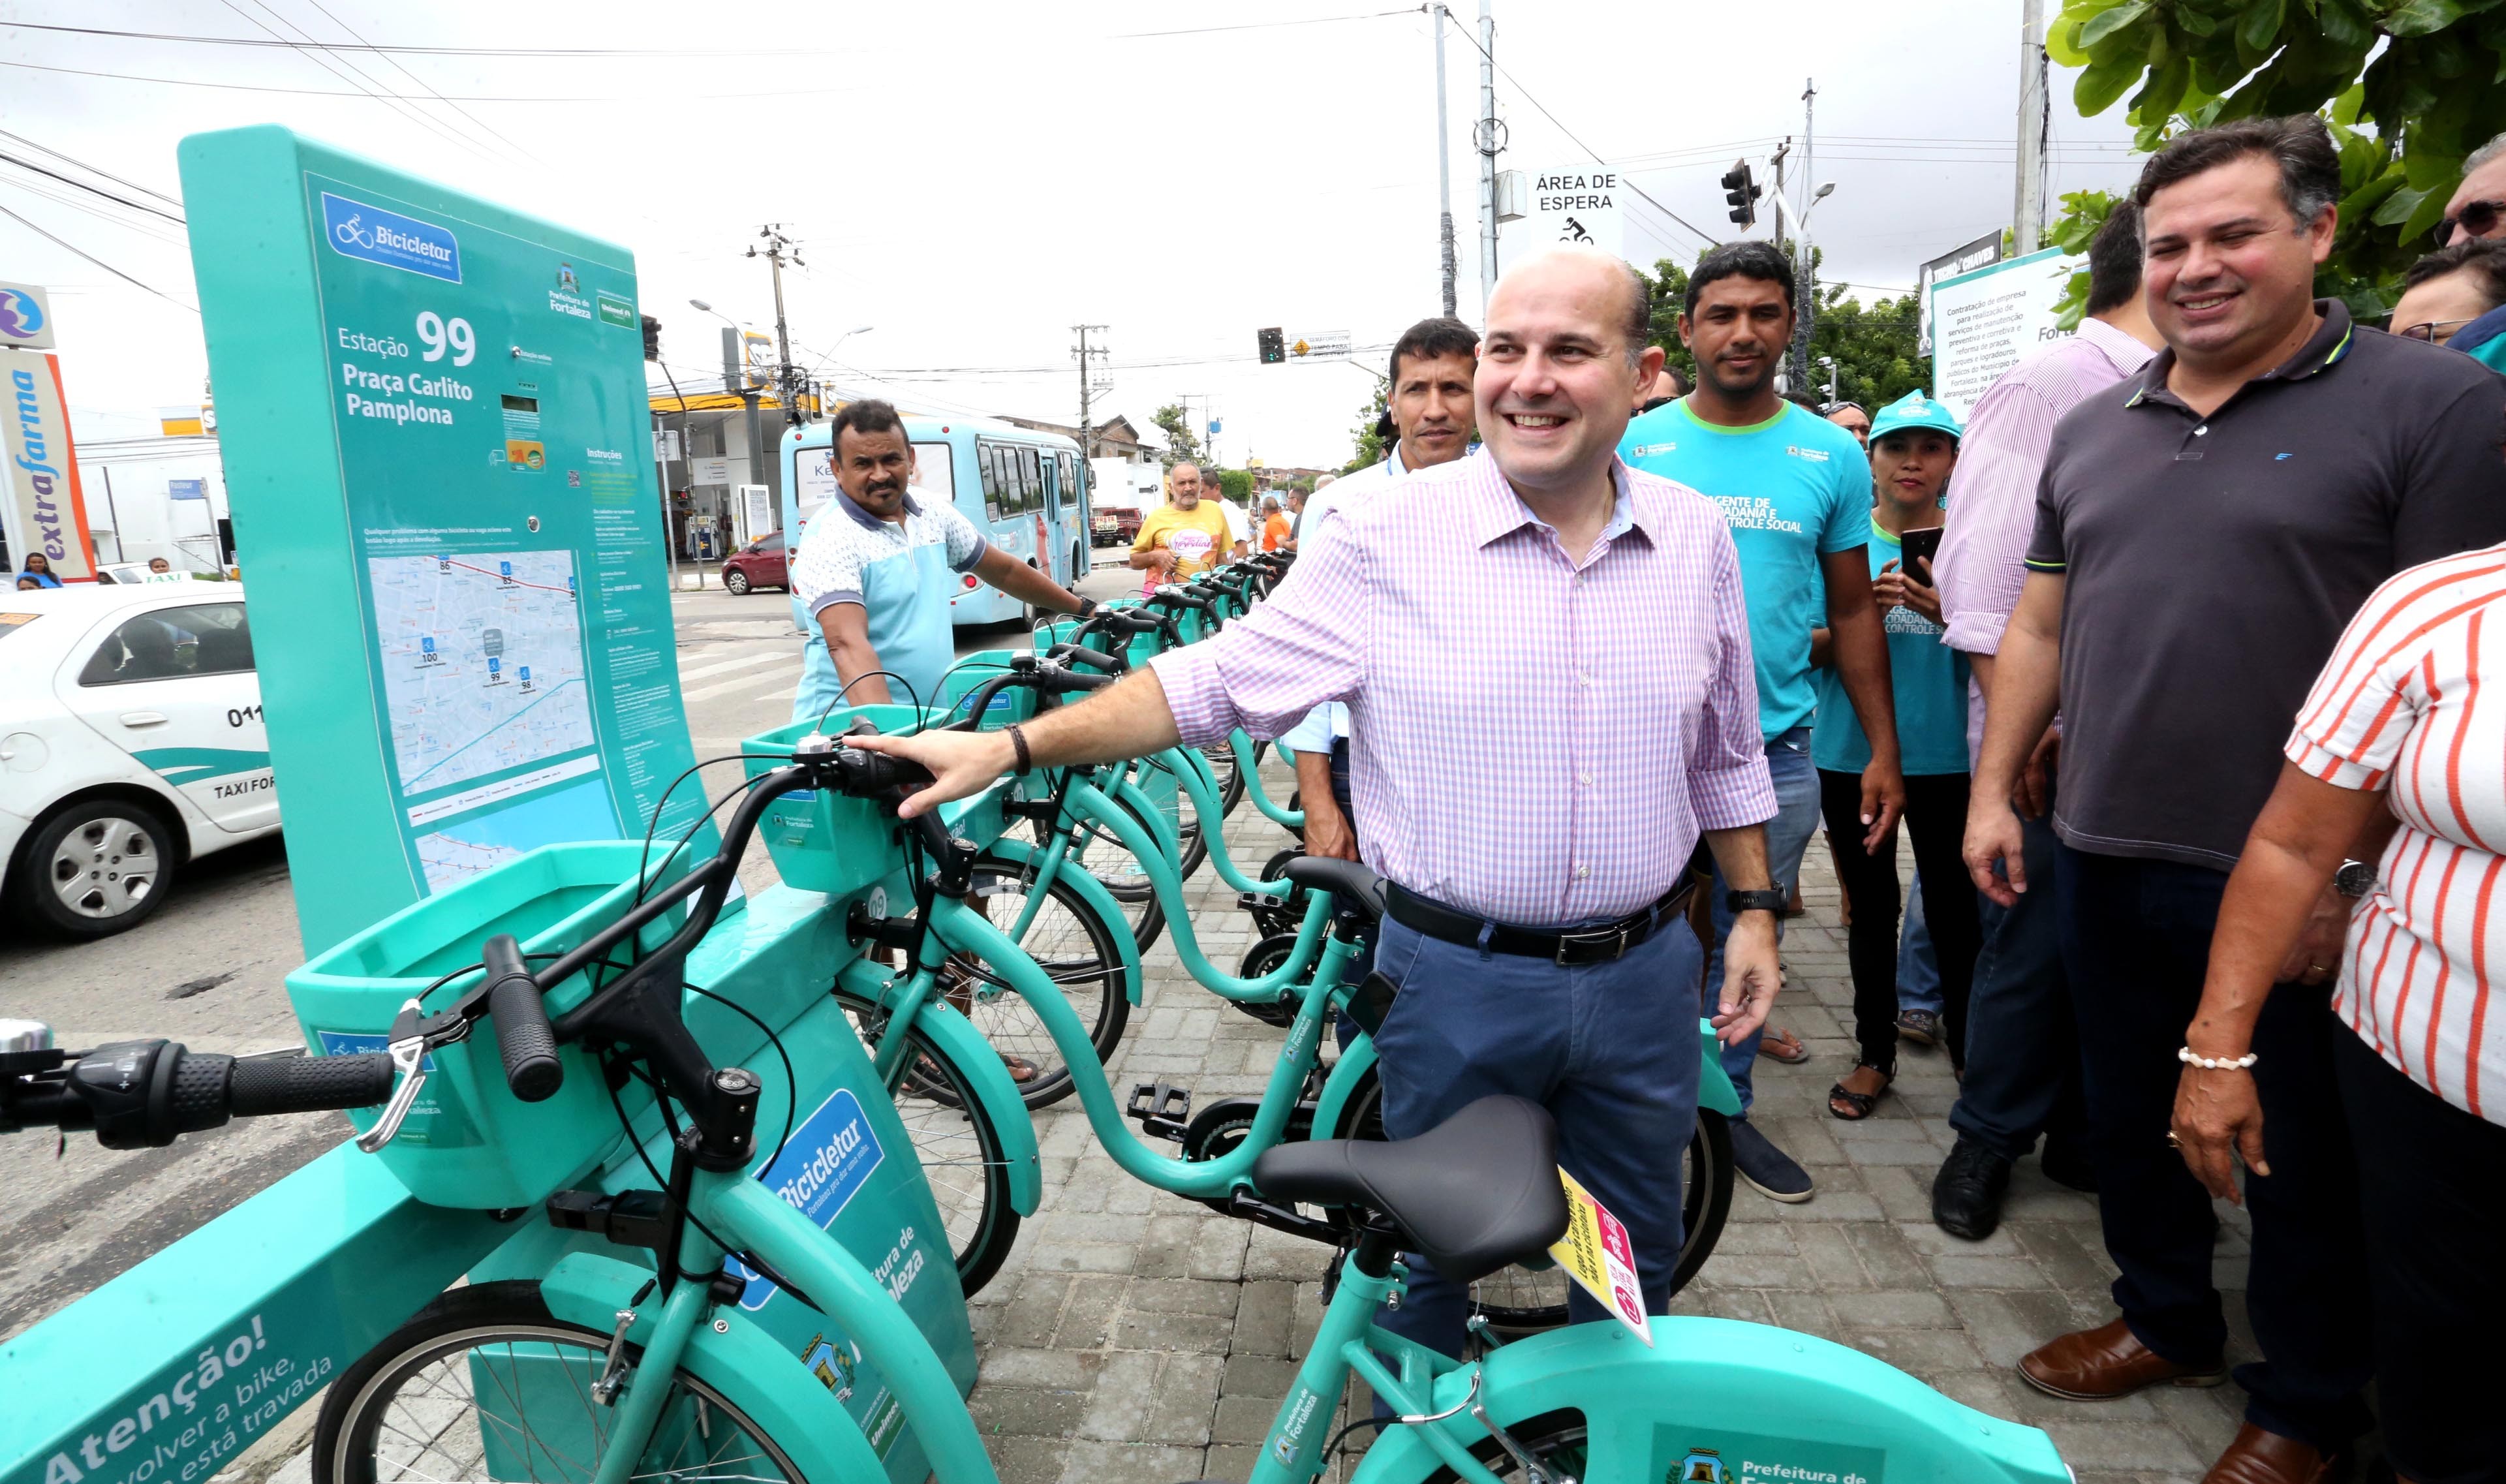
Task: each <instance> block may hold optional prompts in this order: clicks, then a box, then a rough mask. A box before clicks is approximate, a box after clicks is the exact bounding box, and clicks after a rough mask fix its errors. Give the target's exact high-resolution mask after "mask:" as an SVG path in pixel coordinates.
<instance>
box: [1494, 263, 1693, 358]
mask: <svg viewBox="0 0 2506 1484" xmlns="http://www.w3.org/2000/svg"><path fill="white" fill-rule="evenodd" d="M1508 284H1519V285H1521V286H1523V287H1526V288H1530V287H1546V286H1549V285H1553V284H1554V285H1564V286H1568V287H1569V288H1570V290H1571V291H1575V292H1581V293H1586V294H1597V295H1599V296H1601V298H1600V300H1599V301H1598V304H1597V305H1596V308H1599V310H1600V313H1601V316H1602V317H1603V318H1604V319H1606V320H1608V321H1609V322H1610V323H1611V324H1612V325H1613V326H1615V327H1616V328H1617V329H1618V331H1619V333H1620V336H1621V337H1622V339H1623V340H1624V342H1625V348H1626V354H1627V357H1628V362H1629V365H1633V364H1634V363H1635V360H1636V357H1637V356H1639V355H1640V354H1642V353H1643V351H1644V347H1645V339H1646V337H1647V336H1648V335H1650V334H1651V333H1652V330H1653V285H1652V284H1650V283H1649V282H1647V281H1646V279H1645V275H1644V274H1642V273H1640V272H1637V271H1635V270H1634V269H1633V268H1632V267H1630V266H1629V264H1628V261H1627V260H1626V259H1625V258H1622V257H1620V256H1619V255H1618V254H1616V253H1610V252H1603V251H1602V250H1601V249H1599V248H1597V247H1593V246H1588V245H1585V244H1582V243H1566V242H1561V243H1559V244H1558V245H1557V246H1555V247H1544V248H1542V249H1540V250H1539V251H1538V252H1535V253H1532V254H1531V255H1530V256H1528V257H1525V258H1523V259H1522V260H1521V261H1520V262H1518V263H1516V264H1515V265H1514V267H1512V268H1510V269H1508V270H1506V271H1505V275H1504V276H1503V277H1501V278H1499V279H1497V281H1496V292H1497V294H1498V295H1502V294H1503V293H1505V291H1506V286H1507V285H1508ZM1488 309H1489V320H1490V322H1491V323H1493V322H1494V320H1495V309H1496V299H1495V297H1493V296H1491V297H1490V299H1489V301H1488Z"/></svg>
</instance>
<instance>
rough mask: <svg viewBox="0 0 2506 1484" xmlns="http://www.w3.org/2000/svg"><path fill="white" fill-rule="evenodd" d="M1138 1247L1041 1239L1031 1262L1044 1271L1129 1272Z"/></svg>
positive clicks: (1029, 1261) (1030, 1255)
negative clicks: (1045, 1240)
mask: <svg viewBox="0 0 2506 1484" xmlns="http://www.w3.org/2000/svg"><path fill="white" fill-rule="evenodd" d="M1136 1256H1138V1249H1136V1248H1132V1247H1129V1246H1122V1247H1117V1246H1115V1245H1113V1244H1111V1243H1102V1242H1039V1243H1037V1244H1036V1246H1035V1248H1034V1249H1033V1250H1032V1251H1030V1252H1029V1253H1028V1254H1027V1262H1028V1265H1029V1266H1030V1267H1032V1268H1034V1269H1035V1270H1036V1271H1038V1272H1042V1273H1128V1272H1129V1271H1131V1263H1132V1259H1133V1258H1135V1257H1136Z"/></svg>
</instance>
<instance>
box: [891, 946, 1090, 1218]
mask: <svg viewBox="0 0 2506 1484" xmlns="http://www.w3.org/2000/svg"><path fill="white" fill-rule="evenodd" d="M1125 941H1127V942H1128V935H1126V938H1125ZM913 1025H914V1029H916V1030H918V1031H920V1032H922V1033H923V1034H924V1035H926V1036H929V1037H930V1038H931V1044H933V1045H934V1046H937V1047H939V1048H940V1054H941V1055H943V1056H945V1057H947V1058H948V1059H949V1061H951V1062H954V1063H956V1064H957V1070H958V1071H959V1072H960V1073H961V1074H963V1075H964V1076H965V1078H966V1080H967V1081H969V1082H971V1083H973V1084H974V1088H975V1096H976V1097H978V1098H981V1099H983V1100H984V1108H985V1111H986V1112H988V1113H990V1114H991V1117H992V1128H993V1129H994V1131H996V1132H997V1133H998V1134H999V1135H1000V1138H1001V1159H1002V1160H1003V1161H1004V1162H1005V1163H1007V1164H1008V1165H1009V1167H1010V1208H1011V1209H1012V1210H1014V1211H1016V1212H1017V1213H1019V1214H1020V1215H1021V1216H1031V1215H1034V1214H1035V1208H1036V1206H1037V1205H1038V1204H1039V1203H1040V1202H1042V1201H1043V1199H1044V1175H1043V1167H1042V1165H1041V1164H1040V1163H1039V1162H1038V1160H1037V1157H1036V1147H1035V1119H1034V1118H1033V1117H1032V1116H1030V1115H1029V1114H1028V1112H1027V1110H1026V1100H1025V1099H1023V1098H1020V1096H1019V1090H1018V1083H1017V1081H1016V1080H1015V1079H1013V1078H1012V1077H1011V1076H1010V1073H1009V1068H1006V1067H1004V1066H1002V1065H1001V1054H1000V1052H999V1051H998V1050H996V1049H995V1048H994V1047H993V1045H992V1043H991V1042H989V1041H987V1040H985V1039H984V1032H981V1031H978V1030H976V1029H975V1023H974V1022H972V1021H970V1020H968V1019H966V1017H965V1016H963V1015H960V1014H958V1013H957V1009H956V1007H955V1006H954V1005H951V1004H949V1003H948V1002H947V1001H945V1000H943V999H941V998H939V997H938V996H937V995H934V996H933V997H932V998H931V999H929V1000H928V1001H926V1002H925V1003H924V1004H923V1006H922V1008H921V1010H920V1011H919V1012H917V1013H916V1015H915V1016H914V1021H913Z"/></svg>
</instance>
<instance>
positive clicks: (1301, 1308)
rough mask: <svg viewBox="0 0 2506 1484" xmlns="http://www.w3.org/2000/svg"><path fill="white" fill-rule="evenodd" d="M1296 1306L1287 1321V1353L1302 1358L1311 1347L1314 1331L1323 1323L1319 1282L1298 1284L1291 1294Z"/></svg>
mask: <svg viewBox="0 0 2506 1484" xmlns="http://www.w3.org/2000/svg"><path fill="white" fill-rule="evenodd" d="M1291 1296H1292V1297H1293V1298H1294V1300H1295V1304H1296V1307H1295V1309H1294V1310H1293V1311H1292V1313H1291V1317H1290V1319H1289V1321H1288V1354H1289V1355H1290V1356H1292V1357H1295V1358H1297V1359H1300V1360H1302V1359H1304V1358H1305V1357H1306V1352H1307V1351H1308V1350H1310V1349H1312V1347H1313V1339H1314V1333H1315V1331H1317V1330H1319V1329H1321V1328H1322V1323H1323V1287H1322V1285H1321V1284H1318V1283H1312V1284H1299V1285H1296V1286H1295V1288H1294V1289H1293V1290H1292V1295H1291Z"/></svg>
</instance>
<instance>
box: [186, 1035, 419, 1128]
mask: <svg viewBox="0 0 2506 1484" xmlns="http://www.w3.org/2000/svg"><path fill="white" fill-rule="evenodd" d="M196 1060H198V1058H186V1061H187V1062H189V1061H196ZM217 1060H219V1061H225V1060H226V1058H224V1057H220V1058H218V1059H217ZM391 1094H392V1059H391V1058H390V1057H389V1056H387V1055H385V1054H384V1053H382V1052H379V1051H369V1052H365V1053H363V1054H361V1055H358V1056H336V1057H255V1058H249V1059H246V1060H243V1061H238V1062H236V1063H235V1064H234V1073H233V1077H232V1079H231V1080H230V1081H229V1082H228V1084H227V1108H228V1110H229V1111H231V1112H233V1114H234V1115H235V1116H236V1117H238V1118H258V1117H261V1116H264V1115H266V1114H269V1113H318V1112H323V1111H325V1110H328V1109H338V1108H352V1107H373V1106H375V1105H376V1104H379V1103H383V1102H386V1101H388V1100H389V1099H390V1098H391Z"/></svg>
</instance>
